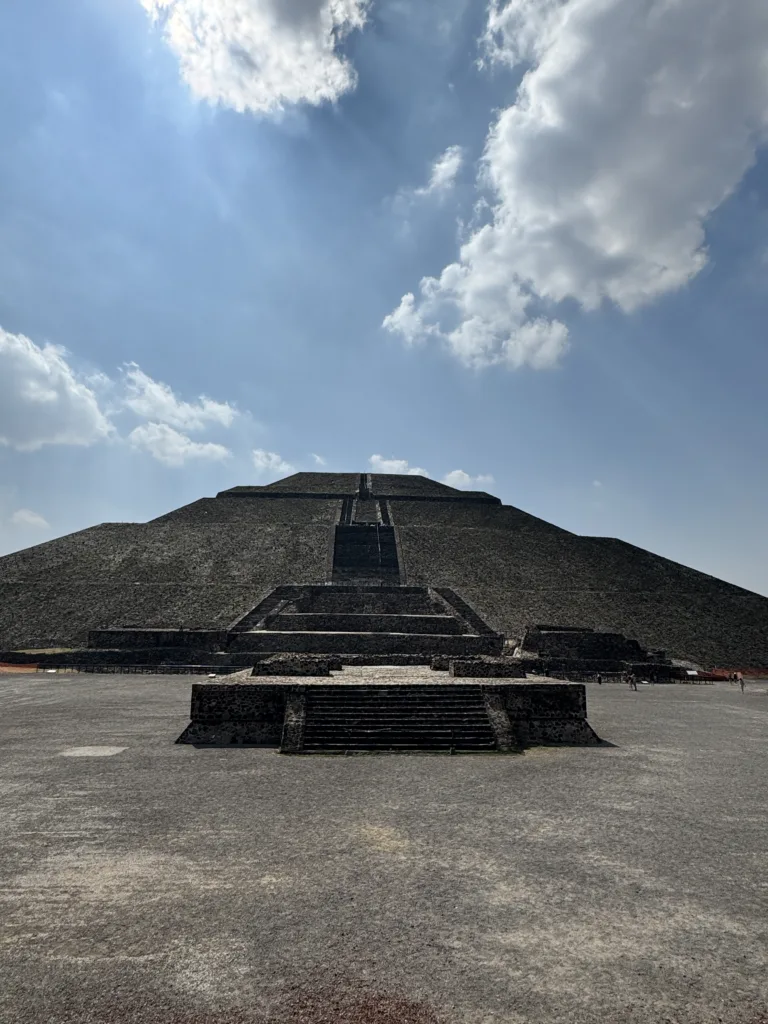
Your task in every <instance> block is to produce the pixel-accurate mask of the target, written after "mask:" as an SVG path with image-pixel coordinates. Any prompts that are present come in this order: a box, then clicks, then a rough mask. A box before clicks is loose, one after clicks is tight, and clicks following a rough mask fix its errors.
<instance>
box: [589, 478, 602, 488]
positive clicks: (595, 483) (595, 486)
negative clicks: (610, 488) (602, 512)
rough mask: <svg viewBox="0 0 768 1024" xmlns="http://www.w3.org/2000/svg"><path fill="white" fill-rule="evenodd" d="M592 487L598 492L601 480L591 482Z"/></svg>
mask: <svg viewBox="0 0 768 1024" xmlns="http://www.w3.org/2000/svg"><path fill="white" fill-rule="evenodd" d="M592 486H593V487H594V488H595V489H596V490H600V488H601V487H602V486H603V482H602V480H593V481H592Z"/></svg>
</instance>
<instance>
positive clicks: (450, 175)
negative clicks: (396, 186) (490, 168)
mask: <svg viewBox="0 0 768 1024" xmlns="http://www.w3.org/2000/svg"><path fill="white" fill-rule="evenodd" d="M463 162H464V151H463V149H462V148H461V146H449V147H448V149H446V151H445V152H444V153H441V154H440V156H439V157H438V158H437V160H435V162H434V163H433V164H432V173H431V174H430V177H429V184H428V185H426V186H424V187H423V188H417V189H416V190H415V192H414V194H415V195H417V196H429V195H442V194H444V193H446V192H448V191H449V190H450V189H451V188H453V186H454V184H455V182H456V175H457V174H458V173H459V171H460V170H461V165H462V163H463Z"/></svg>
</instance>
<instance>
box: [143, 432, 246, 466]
mask: <svg viewBox="0 0 768 1024" xmlns="http://www.w3.org/2000/svg"><path fill="white" fill-rule="evenodd" d="M128 443H129V444H130V445H132V446H133V447H134V448H136V449H137V450H139V451H145V452H148V453H149V454H150V455H151V456H152V457H153V458H155V459H157V461H158V462H162V463H163V464H164V465H166V466H183V465H184V463H185V462H188V461H189V460H190V459H204V460H206V461H209V462H218V461H221V460H222V459H227V458H229V456H230V455H231V452H230V451H229V449H228V448H225V447H224V445H222V444H212V443H211V442H199V441H192V440H191V439H190V438H189V437H187V435H186V434H182V433H180V432H179V431H178V430H174V429H173V427H169V426H168V424H167V423H143V424H142V425H141V426H140V427H135V428H134V429H133V430H132V431H131V432H130V434H129V435H128Z"/></svg>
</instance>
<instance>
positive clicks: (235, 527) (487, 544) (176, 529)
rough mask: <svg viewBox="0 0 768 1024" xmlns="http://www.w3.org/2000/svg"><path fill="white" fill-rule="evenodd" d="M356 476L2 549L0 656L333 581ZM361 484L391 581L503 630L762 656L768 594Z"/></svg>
mask: <svg viewBox="0 0 768 1024" xmlns="http://www.w3.org/2000/svg"><path fill="white" fill-rule="evenodd" d="M363 476H366V475H365V474H364V475H363ZM360 485H361V475H360V474H325V473H323V474H311V473H301V474H295V475H294V476H293V477H289V478H287V479H286V480H283V481H279V482H278V483H277V484H275V485H268V486H267V487H265V488H246V489H233V490H230V491H226V492H222V493H221V494H220V495H219V496H217V497H215V498H201V499H199V500H198V501H195V502H192V503H191V504H189V505H186V506H183V507H182V508H179V509H175V510H173V511H171V512H169V513H167V514H166V515H163V516H160V517H158V518H157V519H155V520H153V521H151V522H149V523H144V524H141V523H105V524H102V525H101V526H96V527H92V528H90V529H87V530H81V531H79V532H78V533H74V534H70V535H69V536H67V537H61V538H59V539H57V540H53V541H50V542H49V543H46V544H40V545H37V546H35V547H32V548H28V549H26V550H24V551H19V552H16V553H14V554H11V555H7V556H6V557H4V558H0V592H1V593H2V600H0V650H13V649H31V648H47V647H59V646H61V647H71V646H80V645H83V644H84V643H85V642H86V638H87V633H88V631H89V630H91V629H97V628H105V627H110V626H133V627H143V628H181V627H183V628H225V627H227V626H229V625H230V624H231V623H233V622H234V621H236V620H237V619H239V618H240V617H241V616H243V615H245V614H246V613H247V612H248V611H249V610H250V609H251V608H253V607H254V605H256V604H257V603H258V602H259V601H261V600H263V599H264V598H265V597H266V596H267V594H269V593H270V592H271V591H272V590H273V589H274V588H275V587H277V586H279V585H281V584H305V583H306V584H326V583H328V582H329V581H330V580H331V579H332V567H333V550H334V537H335V530H336V525H337V524H338V523H339V522H340V517H341V515H342V510H343V508H344V507H345V506H346V507H348V505H349V502H348V501H346V502H345V499H348V498H349V497H350V496H351V495H355V494H358V488H359V487H360ZM365 487H366V488H369V489H370V491H372V492H373V494H374V495H376V494H378V495H379V496H381V495H382V494H389V495H390V496H391V500H388V501H387V508H388V514H389V516H390V517H391V522H392V524H393V525H394V527H395V533H396V537H397V550H398V558H399V565H400V582H401V583H404V584H406V585H412V586H421V585H431V586H441V587H448V588H450V589H451V590H453V591H455V592H456V593H457V594H459V595H460V596H461V597H462V598H463V599H464V600H466V601H468V602H469V603H470V604H471V605H472V606H473V608H474V609H475V610H476V611H477V613H478V614H479V615H481V616H482V617H483V618H484V619H485V620H486V622H487V623H488V625H489V626H491V627H492V628H493V629H495V630H497V631H499V632H502V633H504V634H506V635H507V637H509V638H510V639H515V640H517V639H519V638H520V637H521V636H522V634H523V632H524V630H525V629H526V627H528V626H530V625H533V624H535V623H539V622H549V623H557V624H561V625H570V626H587V627H592V628H601V629H607V630H611V631H616V632H621V633H625V634H626V635H627V636H629V637H632V638H634V639H636V640H637V641H639V642H640V643H641V644H642V645H643V646H644V647H648V648H652V649H653V648H657V649H663V650H666V651H667V653H668V654H669V655H670V656H672V657H677V658H689V659H691V660H693V661H698V662H701V663H703V664H708V665H712V664H721V665H733V666H744V667H746V666H749V665H754V666H759V665H768V599H767V598H764V597H761V596H759V595H757V594H753V593H750V592H749V591H746V590H743V589H741V588H739V587H735V586H733V585H731V584H728V583H725V582H723V581H721V580H717V579H715V578H713V577H711V576H707V575H706V574H704V573H700V572H697V571H696V570H694V569H690V568H687V567H686V566H683V565H679V564H678V563H675V562H672V561H670V560H669V559H665V558H662V557H660V556H658V555H654V554H652V553H651V552H648V551H644V550H642V549H640V548H637V547H634V546H633V545H631V544H627V543H625V542H623V541H620V540H616V539H612V538H599V537H579V536H577V535H575V534H572V533H569V532H568V531H567V530H563V529H561V528H559V527H557V526H554V525H552V524H551V523H546V522H544V521H543V520H541V519H537V518H536V517H535V516H531V515H529V514H527V513H526V512H523V511H522V510H520V509H517V508H514V507H511V506H507V505H501V504H500V503H498V499H494V498H493V497H491V496H482V495H477V494H471V493H470V494H467V493H466V492H461V491H457V490H455V489H454V488H449V487H447V486H446V485H444V484H440V483H438V482H436V481H431V480H428V479H427V478H425V477H415V476H388V475H386V474H382V475H375V474H374V475H367V480H366V482H365ZM334 489H335V490H334ZM347 489H350V490H347ZM329 494H330V495H331V496H329V497H325V496H324V495H329ZM371 504H373V503H372V502H371V501H370V500H368V501H367V502H366V505H371ZM347 529H348V528H347Z"/></svg>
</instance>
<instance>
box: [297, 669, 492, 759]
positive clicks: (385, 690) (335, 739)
mask: <svg viewBox="0 0 768 1024" xmlns="http://www.w3.org/2000/svg"><path fill="white" fill-rule="evenodd" d="M305 699H306V707H305V722H304V736H303V744H302V749H301V752H302V753H325V754H331V753H346V752H356V751H359V752H364V751H382V752H384V751H392V752H396V751H397V752H407V751H416V750H421V751H424V750H427V751H429V750H432V751H442V752H461V751H467V752H469V751H480V752H482V751H486V752H490V751H495V750H496V749H497V743H496V737H495V733H494V731H493V728H492V727H491V723H490V720H489V718H488V713H487V711H486V707H485V702H484V699H483V693H482V689H481V687H479V686H472V685H467V686H460V685H449V686H446V685H439V684H438V685H431V686H430V685H424V686H418V685H413V684H411V685H403V686H401V685H395V686H392V685H389V686H375V685H372V686H364V685H360V686H358V685H347V684H342V685H338V684H337V685H335V686H334V685H329V686H318V685H314V686H309V687H307V689H306V698H305Z"/></svg>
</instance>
